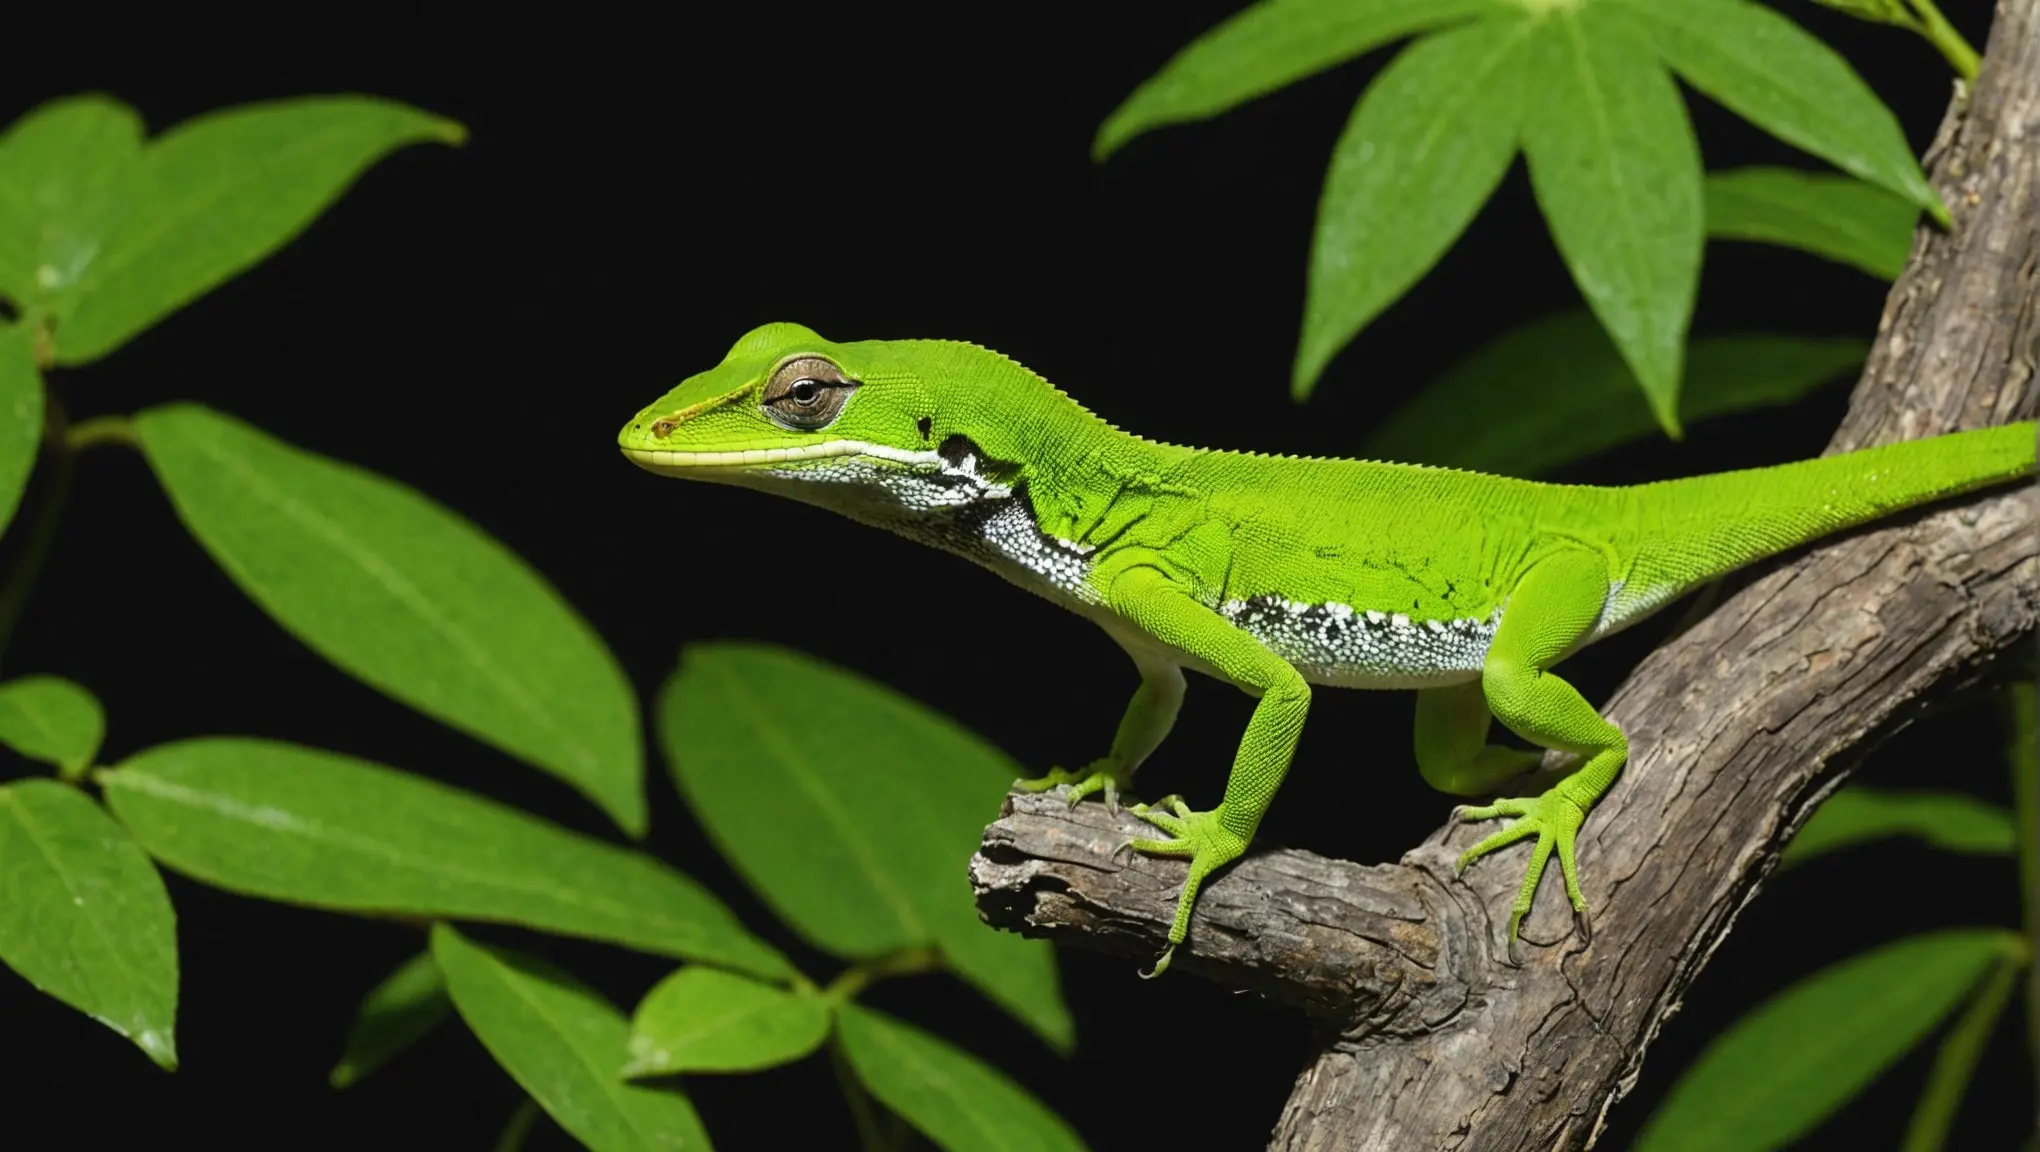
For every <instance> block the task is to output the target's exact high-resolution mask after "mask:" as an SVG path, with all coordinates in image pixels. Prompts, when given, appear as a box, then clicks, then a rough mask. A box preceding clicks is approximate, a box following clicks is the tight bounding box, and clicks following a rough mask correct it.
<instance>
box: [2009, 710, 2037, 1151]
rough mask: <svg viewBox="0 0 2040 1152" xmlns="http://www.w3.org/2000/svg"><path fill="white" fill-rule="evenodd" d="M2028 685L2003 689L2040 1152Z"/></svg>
mask: <svg viewBox="0 0 2040 1152" xmlns="http://www.w3.org/2000/svg"><path fill="white" fill-rule="evenodd" d="M2036 695H2040V690H2036V689H2035V688H2034V686H2033V685H2032V684H2029V683H2020V684H2013V685H2011V686H2010V687H2008V688H2006V689H2005V727H2006V729H2007V730H2008V731H2007V738H2008V741H2009V747H2008V748H2007V752H2008V754H2009V755H2008V758H2009V759H2010V760H2011V762H2012V826H2013V828H2014V830H2015V832H2016V834H2017V836H2018V844H2019V895H2020V897H2021V901H2020V902H2021V903H2022V904H2023V905H2024V906H2025V916H2024V927H2025V930H2026V1044H2027V1046H2028V1050H2029V1051H2030V1052H2031V1053H2032V1057H2033V1058H2032V1060H2031V1061H2030V1063H2031V1064H2032V1066H2033V1091H2034V1097H2035V1103H2034V1112H2035V1115H2034V1120H2033V1147H2034V1149H2035V1150H2036V1152H2040V701H2036Z"/></svg>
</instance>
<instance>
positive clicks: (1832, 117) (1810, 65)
mask: <svg viewBox="0 0 2040 1152" xmlns="http://www.w3.org/2000/svg"><path fill="white" fill-rule="evenodd" d="M1622 6H1623V7H1624V8H1625V9H1627V10H1628V11H1630V12H1633V13H1635V14H1636V15H1637V16H1639V17H1641V18H1642V20H1643V21H1644V22H1645V23H1646V24H1647V25H1648V26H1649V28H1650V34H1651V40H1652V42H1653V43H1654V44H1655V45H1656V47H1657V51H1658V53H1659V54H1660V55H1661V56H1663V57H1664V60H1665V63H1667V64H1669V65H1671V66H1672V68H1673V69H1674V70H1676V71H1677V72H1678V73H1679V75H1680V76H1682V77H1684V78H1685V80H1686V82H1687V83H1689V84H1691V85H1693V87H1695V88H1698V89H1699V90H1700V91H1702V92H1705V93H1706V94H1707V95H1708V96H1710V97H1712V98H1713V99H1714V100H1716V101H1718V102H1719V103H1721V104H1722V105H1723V106H1725V107H1727V108H1728V110H1729V111H1731V112H1734V113H1735V114H1736V115H1738V116H1740V117H1742V118H1743V119H1745V120H1748V121H1749V122H1750V123H1752V124H1755V125H1756V126H1757V127H1759V128H1762V129H1763V130H1764V131H1766V132H1769V133H1770V134H1771V135H1773V136H1776V137H1777V138H1778V139H1780V140H1783V141H1784V142H1786V143H1787V144H1790V145H1792V146H1793V147H1795V148H1799V149H1801V150H1803V151H1806V152H1810V153H1812V154H1813V155H1815V156H1818V157H1820V158H1821V159H1823V160H1826V161H1827V162H1828V163H1830V164H1833V165H1834V166H1835V167H1837V168H1840V169H1841V170H1842V171H1844V172H1848V173H1851V174H1853V175H1855V176H1859V177H1861V178H1862V179H1865V180H1868V181H1869V182H1870V183H1872V184H1876V185H1878V186H1880V187H1883V188H1888V189H1890V190H1891V191H1893V192H1896V193H1898V194H1899V195H1900V196H1903V197H1905V198H1906V199H1907V200H1909V201H1911V202H1913V203H1914V204H1917V205H1919V206H1920V207H1922V208H1925V209H1926V210H1927V211H1929V212H1931V213H1933V214H1934V218H1935V219H1937V220H1939V221H1941V222H1942V223H1943V224H1946V223H1947V222H1948V210H1947V209H1946V208H1945V207H1943V206H1942V204H1941V198H1940V197H1939V196H1936V195H1935V194H1934V189H1933V188H1932V186H1930V185H1929V184H1928V183H1927V177H1926V174H1925V173H1923V172H1921V171H1920V165H1919V161H1917V160H1915V159H1914V158H1913V153H1912V148H1911V147H1910V146H1909V145H1908V144H1906V142H1905V132H1904V131H1903V130H1902V129H1901V128H1900V127H1899V124H1898V117H1896V116H1894V115H1892V113H1891V109H1889V108H1887V107H1885V106H1884V102H1883V101H1882V100H1879V99H1878V98H1877V94H1876V93H1875V92H1872V91H1871V90H1870V86H1869V85H1868V84H1865V83H1864V82H1863V78H1862V77H1861V76H1858V75H1857V74H1856V70H1855V69H1853V68H1851V67H1849V62H1848V61H1846V60H1844V59H1842V57H1841V56H1840V54H1838V53H1837V52H1835V50H1834V49H1832V48H1829V47H1828V46H1827V45H1825V44H1823V43H1821V42H1820V41H1819V40H1818V39H1816V38H1815V37H1814V36H1812V35H1811V34H1809V33H1808V32H1807V31H1806V30H1804V29H1802V28H1801V27H1799V25H1797V24H1794V23H1793V22H1792V21H1791V20H1789V19H1787V18H1786V17H1784V16H1782V15H1780V14H1778V13H1777V12H1774V11H1772V10H1771V9H1769V8H1766V7H1764V6H1763V5H1761V4H1755V3H1751V2H1750V0H1624V2H1623V5H1622Z"/></svg>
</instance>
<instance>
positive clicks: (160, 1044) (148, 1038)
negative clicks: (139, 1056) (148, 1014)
mask: <svg viewBox="0 0 2040 1152" xmlns="http://www.w3.org/2000/svg"><path fill="white" fill-rule="evenodd" d="M132 1039H133V1040H134V1042H135V1045H136V1046H137V1047H139V1048H140V1049H141V1050H142V1051H143V1052H144V1053H146V1054H147V1055H148V1057H149V1059H150V1060H152V1061H154V1062H155V1064H156V1067H158V1068H161V1069H162V1070H163V1071H165V1072H175V1071H177V1041H176V1040H174V1039H172V1038H171V1036H170V1033H168V1032H158V1031H157V1030H155V1029H154V1028H144V1029H142V1030H141V1031H139V1032H136V1033H135V1034H134V1035H133V1037H132Z"/></svg>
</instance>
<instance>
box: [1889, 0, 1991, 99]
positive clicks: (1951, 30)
mask: <svg viewBox="0 0 2040 1152" xmlns="http://www.w3.org/2000/svg"><path fill="white" fill-rule="evenodd" d="M1906 3H1908V4H1910V5H1911V6H1912V10H1913V11H1914V12H1915V13H1917V14H1918V15H1919V18H1920V23H1921V24H1922V25H1924V27H1922V28H1920V29H1919V34H1920V35H1922V36H1925V37H1926V38H1927V43H1929V44H1932V45H1933V46H1934V47H1936V48H1938V49H1940V50H1941V55H1942V56H1944V57H1946V58H1947V61H1948V63H1949V65H1950V66H1952V67H1953V68H1954V69H1955V74H1956V75H1957V76H1960V77H1962V79H1963V80H1965V81H1967V82H1969V83H1971V84H1974V83H1976V72H1977V69H1978V68H1980V67H1981V66H1982V60H1981V59H1980V58H1978V56H1977V55H1976V49H1974V48H1972V47H1970V46H1969V41H1967V40H1965V39H1963V38H1962V33H1960V32H1958V31H1956V30H1955V26H1954V25H1953V24H1950V23H1948V18H1947V17H1946V16H1943V15H1941V10H1940V9H1939V8H1937V7H1935V6H1934V0H1906Z"/></svg>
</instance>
